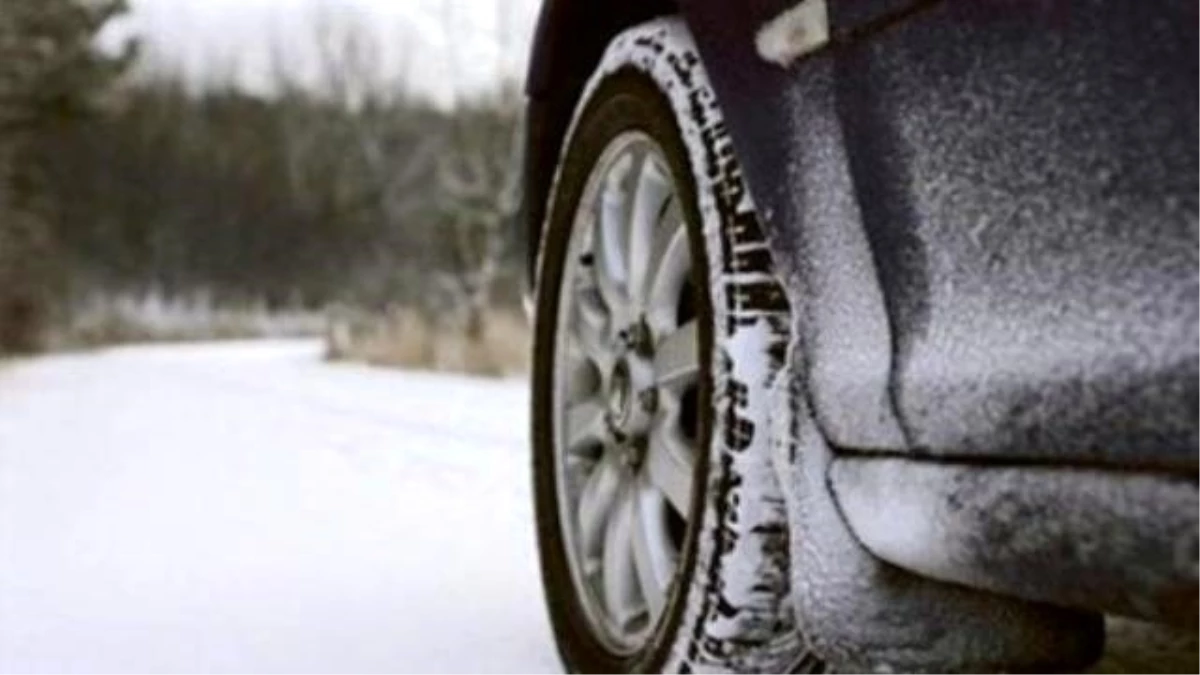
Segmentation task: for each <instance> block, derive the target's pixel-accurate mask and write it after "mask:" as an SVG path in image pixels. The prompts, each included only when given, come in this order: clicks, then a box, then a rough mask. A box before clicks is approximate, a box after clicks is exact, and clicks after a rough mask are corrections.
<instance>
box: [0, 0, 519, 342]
mask: <svg viewBox="0 0 1200 675" xmlns="http://www.w3.org/2000/svg"><path fill="white" fill-rule="evenodd" d="M122 9H123V6H122V5H121V4H120V3H118V2H105V3H99V4H98V3H96V2H94V1H93V0H4V2H3V3H0V50H2V51H0V350H3V349H5V348H7V349H9V350H13V349H27V348H30V347H31V346H34V345H35V344H36V336H37V333H38V331H39V327H40V326H41V325H42V324H45V323H47V322H52V321H53V318H54V316H55V315H56V314H61V313H62V312H69V311H70V308H71V299H72V298H73V297H77V296H79V295H80V294H86V293H97V292H101V293H157V294H162V295H165V296H167V297H170V296H177V295H186V294H189V293H195V292H203V293H205V294H207V295H208V296H209V297H212V298H215V299H216V301H218V302H221V301H229V302H244V301H253V302H262V303H265V304H266V305H267V306H269V307H280V308H284V307H286V308H291V309H294V308H298V307H302V308H320V307H324V306H327V305H329V304H330V303H349V304H353V305H356V306H360V307H366V308H371V309H382V308H384V307H386V306H389V305H396V304H399V305H403V306H406V307H410V308H414V309H417V310H419V311H424V312H428V313H430V314H431V315H433V316H437V317H439V319H440V320H443V321H453V322H456V323H458V324H459V325H460V326H465V327H467V329H468V330H470V329H471V327H472V326H475V325H477V324H478V322H479V318H480V315H481V313H482V312H484V311H485V310H486V309H487V308H488V307H490V306H492V305H494V304H496V303H515V300H516V297H517V286H518V278H519V274H520V272H519V270H520V264H519V261H518V260H517V254H516V251H515V250H514V247H513V246H512V245H511V244H512V239H511V235H512V234H513V232H514V228H513V227H512V223H511V221H512V218H513V217H514V216H515V214H516V210H517V197H518V194H517V185H518V184H517V165H518V161H517V160H518V152H519V130H520V124H519V112H520V106H519V96H518V93H517V90H516V88H515V87H513V86H511V85H509V86H497V88H496V89H495V90H494V91H491V92H488V93H486V94H479V95H477V96H474V97H473V98H471V99H469V100H465V101H460V103H459V104H458V105H457V106H455V107H453V108H452V109H447V108H445V107H439V106H436V105H434V104H432V103H430V102H429V101H427V100H425V99H423V98H421V97H420V96H417V95H415V94H414V93H413V92H412V91H410V90H409V89H408V88H407V87H406V86H405V85H404V83H403V82H395V81H390V80H388V79H386V78H385V77H384V76H383V75H382V74H381V71H382V69H381V68H380V67H379V64H378V61H377V59H376V58H375V57H374V54H375V53H376V51H375V50H374V45H373V43H372V42H371V40H370V39H369V37H368V36H367V35H366V34H365V33H363V32H362V31H356V30H343V31H340V32H334V31H323V30H315V31H314V40H316V41H317V42H318V45H317V47H318V49H317V50H316V51H317V53H319V54H320V55H321V64H320V66H321V68H320V70H321V75H320V77H319V78H318V79H317V81H316V82H301V81H300V80H298V79H296V78H294V77H292V76H290V75H289V74H288V73H287V71H286V69H284V68H282V67H280V68H279V69H278V73H277V75H276V78H275V86H274V87H273V88H272V90H271V91H270V92H269V93H263V92H256V91H250V90H247V89H246V88H244V87H242V86H240V85H239V84H238V83H237V82H235V81H232V80H230V81H228V82H226V83H224V84H217V85H210V86H205V87H203V88H197V87H195V86H191V85H190V84H189V83H187V82H185V81H183V80H182V79H181V77H180V76H178V75H176V74H172V73H169V72H164V71H162V70H155V69H154V68H153V67H146V64H144V63H142V64H139V63H138V61H137V55H136V53H134V52H133V51H130V53H128V54H126V55H115V56H114V55H100V54H98V53H97V52H96V51H95V50H94V49H93V48H92V47H91V45H92V42H93V38H94V36H95V34H96V32H97V31H98V30H99V29H100V28H101V27H102V26H103V25H104V23H105V22H106V21H107V20H109V19H111V18H112V17H113V16H115V15H116V14H117V13H119V12H120V11H121V10H122ZM48 45H52V46H48Z"/></svg>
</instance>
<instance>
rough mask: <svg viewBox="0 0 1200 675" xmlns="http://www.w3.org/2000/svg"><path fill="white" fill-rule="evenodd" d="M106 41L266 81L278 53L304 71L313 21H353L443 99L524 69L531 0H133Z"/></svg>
mask: <svg viewBox="0 0 1200 675" xmlns="http://www.w3.org/2000/svg"><path fill="white" fill-rule="evenodd" d="M130 5H131V7H132V10H133V11H132V13H131V14H130V15H129V16H128V17H127V18H125V19H123V20H122V21H121V22H120V23H119V24H118V25H116V26H114V27H113V28H112V29H111V30H110V31H109V32H108V33H107V34H106V35H105V36H104V42H106V43H109V44H111V43H114V42H116V41H119V39H120V38H121V37H122V36H124V35H129V34H135V35H138V36H140V37H141V38H142V39H143V42H144V47H145V50H146V52H147V55H148V56H149V57H150V58H152V59H153V60H154V61H155V62H156V63H158V64H163V65H166V66H168V67H170V68H175V69H179V70H181V71H183V72H184V73H186V75H187V76H188V77H189V78H191V79H192V80H193V81H203V80H206V79H210V78H214V77H223V76H226V75H229V74H232V75H233V76H234V77H237V78H238V79H239V80H240V81H241V82H243V83H244V84H247V85H248V86H251V87H266V86H267V83H268V81H269V80H270V79H271V75H270V73H271V72H272V63H273V62H274V61H279V60H280V59H277V58H275V57H273V54H275V53H282V54H283V55H284V58H283V59H282V60H283V61H285V62H286V63H287V64H288V66H289V67H290V68H292V69H293V70H295V71H296V73H297V74H299V75H301V76H302V77H303V76H311V74H312V72H314V68H315V65H314V64H315V59H316V53H315V49H314V47H313V45H314V42H315V39H314V35H315V34H316V32H317V25H318V24H320V23H325V24H333V25H337V26H346V25H353V24H359V25H362V26H364V27H365V29H366V30H368V31H370V32H371V33H372V34H373V35H374V36H375V37H376V38H377V39H378V40H379V42H380V45H381V50H380V51H381V53H382V60H383V61H385V62H386V64H387V68H388V69H389V72H390V74H391V75H393V76H396V77H404V78H405V79H406V80H407V81H408V82H410V83H411V86H413V87H414V88H415V89H417V90H419V91H421V92H423V93H425V94H427V95H429V96H432V97H434V98H435V99H437V100H439V101H442V102H450V101H452V100H453V98H454V97H455V96H456V95H462V94H464V93H471V92H476V91H478V90H480V89H481V88H485V87H488V86H492V85H494V84H495V83H496V81H497V80H498V79H500V78H503V77H509V78H519V77H521V76H522V75H523V72H524V66H525V62H526V58H527V52H528V49H529V40H530V36H531V34H532V31H533V24H534V21H535V19H536V13H537V6H538V2H537V0H130Z"/></svg>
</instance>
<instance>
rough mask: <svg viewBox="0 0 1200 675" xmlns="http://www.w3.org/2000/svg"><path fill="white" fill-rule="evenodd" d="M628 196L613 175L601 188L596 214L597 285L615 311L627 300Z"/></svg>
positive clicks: (606, 303)
mask: <svg viewBox="0 0 1200 675" xmlns="http://www.w3.org/2000/svg"><path fill="white" fill-rule="evenodd" d="M628 201H629V200H628V197H627V196H626V192H625V190H624V188H623V186H622V182H621V181H620V180H617V179H616V177H611V178H610V179H609V180H607V181H606V182H605V185H604V186H603V187H602V188H601V194H600V199H599V204H598V210H599V213H598V214H597V218H596V234H595V238H594V241H595V249H596V250H595V260H594V263H593V264H594V267H595V275H596V286H597V288H599V289H600V295H601V296H603V298H604V304H605V305H606V306H607V307H608V309H609V311H610V312H613V313H615V312H616V311H617V310H619V309H620V308H623V307H624V306H625V304H626V302H627V301H626V289H625V282H626V268H625V264H626V260H625V257H624V255H623V251H625V250H626V237H625V226H626V218H627V213H626V212H627V211H628Z"/></svg>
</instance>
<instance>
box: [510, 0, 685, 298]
mask: <svg viewBox="0 0 1200 675" xmlns="http://www.w3.org/2000/svg"><path fill="white" fill-rule="evenodd" d="M677 11H678V7H677V6H676V4H675V2H674V0H613V1H612V2H603V1H601V0H545V2H544V3H543V4H542V8H541V13H540V14H539V16H538V23H537V29H536V30H535V32H534V37H533V51H532V54H531V56H530V60H529V71H528V73H527V76H526V81H525V94H526V96H527V106H526V112H525V148H524V158H523V167H522V169H523V177H522V181H523V184H522V199H521V216H520V221H519V223H520V225H519V227H518V233H517V234H518V237H519V239H520V241H521V243H522V248H523V250H524V255H525V261H526V279H527V282H528V285H529V287H530V288H532V281H533V278H534V274H535V270H536V267H537V255H538V242H540V240H541V236H542V227H543V223H544V221H545V216H546V198H547V196H548V195H549V193H550V186H551V183H552V181H553V179H554V171H555V166H556V165H557V163H558V155H559V152H560V150H561V148H562V143H563V140H564V138H565V136H566V133H567V128H568V126H569V125H570V123H571V119H572V116H573V114H574V112H575V107H576V105H577V104H578V102H579V98H580V96H581V95H582V94H583V87H584V84H586V83H587V81H588V78H589V77H590V76H591V74H592V71H593V70H595V68H596V66H597V64H599V62H600V57H601V56H602V55H603V54H604V50H605V49H606V48H607V47H608V43H609V42H610V41H611V40H612V39H613V38H614V37H616V36H617V35H618V34H619V33H620V32H621V31H623V30H625V29H627V28H630V27H632V26H635V25H637V24H639V23H643V22H645V21H649V20H650V19H653V18H655V17H658V16H664V15H667V14H673V13H675V12H677Z"/></svg>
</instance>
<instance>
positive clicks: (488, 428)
mask: <svg viewBox="0 0 1200 675" xmlns="http://www.w3.org/2000/svg"><path fill="white" fill-rule="evenodd" d="M527 396H528V392H527V388H526V386H525V384H524V383H523V382H519V381H511V382H494V381H487V380H472V379H466V378H456V377H448V376H439V375H425V374H417V373H404V372H396V371H387V370H375V369H366V368H361V367H356V366H346V365H329V364H326V363H323V362H322V361H321V360H320V346H319V345H317V344H315V343H306V342H299V343H297V342H291V343H288V342H282V343H279V342H277V343H269V342H268V343H242V344H225V345H196V346H163V347H135V348H126V349H115V350H110V351H104V352H98V353H92V354H80V355H70V356H56V357H50V358H43V359H38V360H34V361H27V362H17V363H2V362H0V672H46V671H52V672H68V671H76V672H120V673H134V672H148V671H149V672H181V671H183V672H278V671H288V672H314V671H315V672H553V671H558V670H559V669H560V668H561V666H560V665H559V663H558V660H557V657H556V656H555V653H554V647H553V641H552V639H551V636H550V629H549V626H548V625H547V621H546V618H545V615H544V612H543V609H542V595H541V589H540V586H539V582H538V573H537V561H536V556H535V553H534V541H533V527H532V515H531V499H530V495H529V485H528V476H527V472H528V469H527V467H528V462H527V461H526V427H527V424H526V418H527V415H526V410H527V405H528V403H527ZM1109 637H1110V640H1109V647H1110V648H1109V653H1108V656H1107V658H1106V659H1105V661H1104V662H1103V663H1102V664H1100V665H1099V666H1098V667H1097V668H1095V669H1094V670H1093V672H1126V673H1132V672H1155V671H1157V672H1186V671H1188V670H1189V669H1192V668H1193V667H1194V666H1195V664H1196V658H1197V657H1196V652H1197V647H1196V636H1195V632H1194V631H1188V630H1183V631H1177V632H1164V631H1162V630H1160V629H1159V628H1157V627H1151V626H1145V625H1141V624H1137V623H1133V622H1115V623H1114V624H1113V630H1112V632H1111V633H1110V636H1109Z"/></svg>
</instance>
